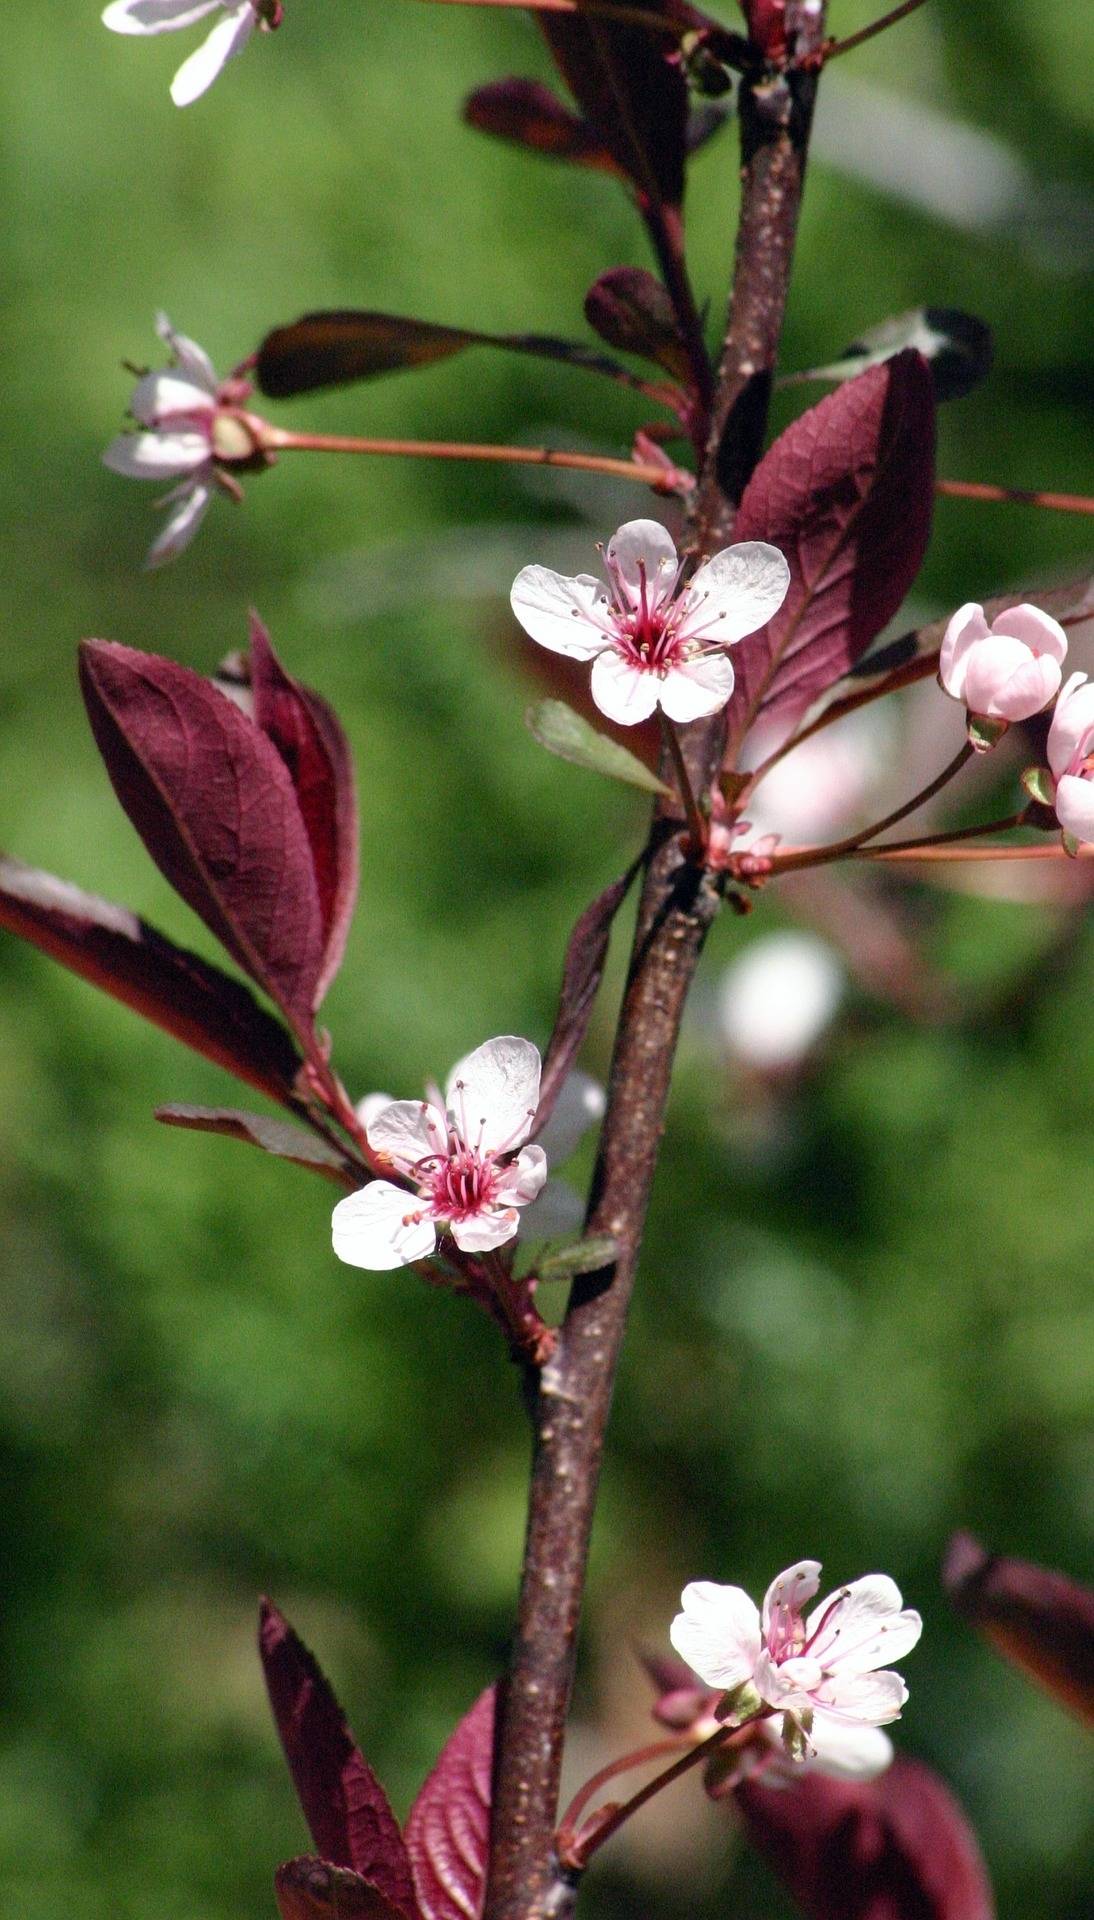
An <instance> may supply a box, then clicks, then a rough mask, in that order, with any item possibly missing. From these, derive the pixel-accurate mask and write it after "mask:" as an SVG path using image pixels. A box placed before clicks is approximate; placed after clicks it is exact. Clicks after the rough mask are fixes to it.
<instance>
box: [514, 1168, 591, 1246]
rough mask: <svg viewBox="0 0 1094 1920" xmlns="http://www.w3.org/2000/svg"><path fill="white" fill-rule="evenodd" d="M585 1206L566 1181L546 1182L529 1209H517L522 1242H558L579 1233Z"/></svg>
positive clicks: (573, 1188) (575, 1190)
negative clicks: (519, 1211) (519, 1213)
mask: <svg viewBox="0 0 1094 1920" xmlns="http://www.w3.org/2000/svg"><path fill="white" fill-rule="evenodd" d="M584 1217H585V1202H584V1201H583V1200H582V1198H581V1195H580V1194H579V1193H578V1191H577V1189H576V1188H575V1187H571V1185H570V1183H569V1181H568V1180H548V1182H547V1184H546V1186H545V1187H544V1188H543V1189H542V1191H541V1192H540V1193H539V1194H538V1196H537V1197H536V1199H535V1200H533V1201H532V1203H531V1205H530V1206H527V1207H523V1208H522V1209H521V1216H520V1237H521V1239H522V1240H560V1239H561V1238H562V1237H563V1235H567V1236H568V1235H571V1234H576V1233H578V1232H579V1231H580V1228H581V1222H582V1220H583V1219H584Z"/></svg>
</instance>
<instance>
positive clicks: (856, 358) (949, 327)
mask: <svg viewBox="0 0 1094 1920" xmlns="http://www.w3.org/2000/svg"><path fill="white" fill-rule="evenodd" d="M906 347H914V348H915V349H916V351H917V352H918V353H921V354H922V355H923V358H924V360H926V361H927V363H928V365H929V367H930V369H931V378H932V380H933V381H934V394H935V399H936V400H960V399H962V398H963V397H964V395H965V394H966V393H971V392H972V390H973V388H974V387H978V386H979V385H980V382H981V381H982V380H986V378H987V376H988V374H989V373H990V372H991V365H992V358H993V354H994V350H995V348H994V341H993V339H992V331H991V328H990V327H989V326H988V324H987V322H986V321H984V320H978V319H977V317H976V315H975V314H973V313H963V312H962V311H961V309H960V308H959V307H912V308H911V309H910V311H909V312H908V313H898V314H894V315H893V317H892V318H891V319H889V320H882V321H880V322H879V324H878V325H877V326H876V327H867V328H865V329H864V331H863V332H862V333H860V334H859V336H858V338H857V340H853V341H852V342H851V345H850V346H849V347H845V348H844V350H843V352H842V353H841V354H840V356H839V359H838V360H833V361H831V362H830V363H829V364H828V365H827V366H824V367H810V368H809V370H808V372H806V373H791V374H787V375H786V376H785V377H784V378H783V379H782V380H780V381H779V383H778V384H779V385H780V386H787V387H794V386H800V385H801V384H802V383H803V382H805V381H806V380H832V381H838V380H852V379H854V377H855V375H856V374H859V373H863V372H865V370H866V368H867V367H876V366H880V364H881V362H882V361H883V360H891V359H892V356H893V355H894V353H901V352H903V350H904V349H905V348H906Z"/></svg>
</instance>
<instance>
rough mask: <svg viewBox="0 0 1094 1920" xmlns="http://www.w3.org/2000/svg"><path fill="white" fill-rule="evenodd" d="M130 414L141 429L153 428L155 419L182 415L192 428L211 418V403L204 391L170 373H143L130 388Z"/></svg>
mask: <svg viewBox="0 0 1094 1920" xmlns="http://www.w3.org/2000/svg"><path fill="white" fill-rule="evenodd" d="M129 411H130V413H131V414H132V415H133V418H134V419H135V420H139V421H140V423H141V425H142V427H154V426H155V424H156V422H157V420H161V419H163V418H164V417H168V418H170V417H171V416H172V415H174V414H181V415H182V416H183V418H184V419H185V420H186V422H187V423H188V424H189V423H193V424H194V425H200V423H201V422H202V421H204V420H211V419H212V417H213V406H212V402H211V400H210V397H209V395H208V394H207V393H206V392H205V390H204V388H203V387H195V386H194V384H193V382H192V381H190V380H183V379H182V378H180V376H179V375H178V374H177V373H172V372H170V371H167V372H163V373H146V374H144V375H143V377H142V378H141V379H140V380H138V381H137V384H136V386H135V387H134V389H133V392H132V395H131V397H130V401H129Z"/></svg>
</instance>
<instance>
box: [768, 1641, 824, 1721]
mask: <svg viewBox="0 0 1094 1920" xmlns="http://www.w3.org/2000/svg"><path fill="white" fill-rule="evenodd" d="M823 1678H824V1674H823V1671H822V1668H821V1665H820V1662H819V1661H817V1660H809V1659H806V1658H804V1657H802V1656H799V1657H798V1658H797V1659H791V1660H782V1661H779V1660H773V1659H772V1658H771V1655H770V1654H769V1653H768V1652H767V1651H766V1649H765V1651H764V1652H763V1653H761V1655H760V1657H759V1659H758V1660H757V1662H756V1668H755V1672H754V1674H753V1679H754V1681H755V1683H756V1691H757V1693H758V1694H759V1696H760V1698H761V1700H765V1701H766V1702H767V1705H768V1706H769V1707H789V1708H791V1709H792V1710H793V1711H795V1712H797V1713H803V1712H805V1710H806V1708H808V1707H811V1706H812V1704H813V1700H814V1697H815V1695H816V1690H817V1688H818V1687H819V1686H820V1684H821V1681H822V1680H823Z"/></svg>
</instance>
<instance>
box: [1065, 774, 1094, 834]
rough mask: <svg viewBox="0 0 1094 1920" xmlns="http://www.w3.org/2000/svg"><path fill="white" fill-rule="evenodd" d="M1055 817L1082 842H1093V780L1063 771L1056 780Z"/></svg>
mask: <svg viewBox="0 0 1094 1920" xmlns="http://www.w3.org/2000/svg"><path fill="white" fill-rule="evenodd" d="M1056 818H1057V820H1058V821H1059V822H1060V825H1061V826H1062V827H1064V828H1065V829H1066V831H1067V832H1068V833H1073V834H1074V835H1075V838H1076V840H1081V841H1082V842H1083V843H1084V844H1086V845H1090V844H1094V780H1084V779H1083V778H1082V777H1081V776H1080V775H1079V774H1074V773H1065V775H1064V777H1063V779H1062V780H1058V781H1057V782H1056Z"/></svg>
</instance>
